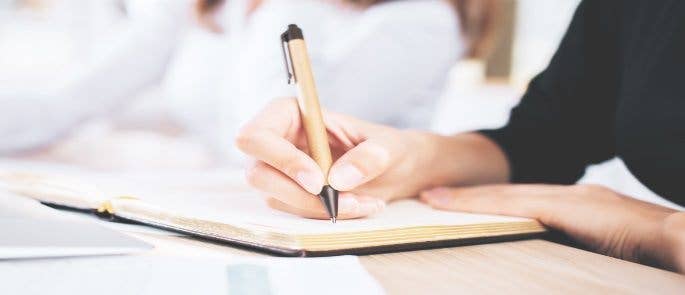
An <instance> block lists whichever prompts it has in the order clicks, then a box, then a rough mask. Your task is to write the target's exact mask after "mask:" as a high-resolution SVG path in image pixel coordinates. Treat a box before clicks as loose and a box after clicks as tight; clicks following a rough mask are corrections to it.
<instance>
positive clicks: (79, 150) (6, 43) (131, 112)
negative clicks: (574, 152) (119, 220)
mask: <svg viewBox="0 0 685 295" xmlns="http://www.w3.org/2000/svg"><path fill="white" fill-rule="evenodd" d="M284 1H285V0H284ZM295 1H297V0H295ZM312 1H314V0H312ZM151 2H160V1H154V0H94V1H87V0H0V90H1V91H4V92H7V93H13V92H16V93H21V92H22V91H24V90H25V89H27V88H28V89H32V88H36V87H37V85H40V86H42V85H49V84H50V83H52V82H54V81H57V80H60V76H61V75H63V74H64V73H67V72H69V71H72V69H73V68H78V67H88V65H89V64H93V63H97V61H98V60H99V59H100V58H101V56H106V55H108V54H112V53H111V51H116V50H117V48H119V47H118V45H117V44H119V43H120V42H119V41H118V40H120V39H121V38H122V37H121V36H123V35H125V34H129V33H130V28H131V23H132V22H133V21H135V20H136V19H139V17H137V14H146V13H148V11H147V10H146V7H148V6H149V5H151V4H150V3H151ZM172 2H178V1H174V0H169V1H167V3H164V1H162V2H161V3H163V4H161V5H162V6H165V5H167V4H168V5H169V6H173V5H175V4H173V5H172ZM181 2H183V1H181ZM185 2H192V1H190V0H188V1H185ZM211 2H213V1H207V3H209V4H211ZM258 2H263V1H258ZM266 2H269V1H266ZM270 2H274V1H270ZM275 2H279V1H275ZM393 2H395V1H393ZM397 2H401V1H397ZM456 2H459V1H456ZM496 2H497V4H498V6H499V14H498V16H497V23H498V25H497V28H496V34H495V35H496V38H495V40H496V42H495V43H494V45H493V48H492V51H491V52H490V53H489V54H488V55H487V56H484V57H481V58H476V59H474V58H468V59H460V60H459V61H456V62H455V63H454V64H452V65H449V66H450V68H449V71H448V73H447V74H446V76H447V78H446V83H444V85H441V86H440V89H439V91H438V92H437V93H438V95H437V97H436V99H435V100H436V102H435V105H434V109H435V112H434V113H433V114H432V115H431V116H430V122H429V124H428V125H426V128H429V129H431V130H433V131H436V132H440V133H444V134H449V133H454V132H460V131H467V130H474V129H478V128H496V127H499V126H501V125H503V124H505V123H506V121H507V119H508V113H509V110H510V109H511V108H512V107H513V106H515V105H516V103H517V102H518V99H519V98H520V95H521V94H522V93H523V91H525V88H526V85H527V83H528V81H529V80H530V79H531V78H532V77H533V76H534V75H536V74H537V73H539V72H540V71H541V70H543V69H544V68H545V66H546V65H547V63H548V62H549V59H550V58H551V56H552V54H553V53H554V51H555V50H556V48H557V46H558V43H559V41H560V40H561V38H562V37H563V34H564V32H565V30H566V28H567V26H568V24H569V21H570V19H571V17H572V14H573V12H574V10H575V8H576V6H577V5H578V2H579V0H555V1H549V0H500V1H496ZM158 5H159V4H158ZM190 5H191V6H192V3H191V4H190ZM267 7H268V5H267ZM170 9H171V8H170ZM195 9H198V6H195ZM247 9H248V10H250V9H255V10H256V11H257V12H255V14H256V15H257V16H255V18H258V15H259V13H262V14H265V15H267V16H268V15H269V14H268V11H267V12H259V9H260V8H251V7H248V8H247ZM317 9H318V8H317ZM207 10H208V11H210V12H212V13H214V12H213V8H212V7H209V8H208V9H207ZM263 10H268V9H266V8H263ZM369 10H371V9H369ZM378 10H380V9H376V11H378ZM386 10H390V9H386ZM426 11H428V10H426ZM170 13H171V12H170ZM195 13H196V12H195ZM341 13H342V12H341ZM344 13H348V12H344ZM412 13H417V12H415V11H408V10H407V11H405V12H404V13H403V14H402V18H401V19H405V18H418V16H414V15H412ZM182 14H183V15H184V16H187V15H189V14H193V13H182ZM348 14H349V13H348ZM369 14H370V13H369ZM376 14H377V16H376V17H380V16H382V14H381V13H376ZM379 15H380V16H379ZM272 16H273V14H272ZM150 17H151V18H154V17H156V16H154V15H152V16H150ZM190 18H192V17H190ZM264 19H265V21H263V23H261V25H262V26H265V27H274V28H276V30H281V29H282V26H283V23H282V19H280V18H278V17H264ZM269 20H272V23H269V22H270V21H269ZM172 22H173V21H172ZM179 22H180V20H179ZM160 23H163V21H158V22H155V23H150V24H149V26H153V27H151V28H150V30H153V29H155V28H156V27H154V26H161V25H160ZM200 23H201V24H202V22H201V21H200ZM305 23H306V21H305ZM369 24H372V22H369ZM205 25H206V23H205ZM214 25H215V24H212V23H210V24H209V28H210V29H211V30H220V29H221V27H220V26H218V27H217V26H214ZM219 25H221V23H220V24H219ZM305 29H306V27H305ZM255 30H256V31H255ZM305 31H306V32H307V30H305ZM310 31H311V30H310ZM246 32H252V33H254V34H257V33H255V32H259V31H258V30H257V29H254V30H253V31H249V30H247V31H246ZM313 35H314V36H316V33H314V34H313ZM198 36H199V37H198ZM193 38H195V39H193V40H197V42H193V43H192V44H196V46H195V47H198V48H195V49H192V50H199V51H200V52H201V54H202V55H203V56H205V57H207V56H212V55H216V54H219V55H220V54H222V53H221V50H216V51H212V52H210V51H206V50H205V49H202V48H199V47H201V46H199V45H197V44H203V43H202V42H212V41H211V40H212V38H214V37H209V35H206V36H205V35H201V34H200V35H197V36H195V37H193ZM268 38H273V36H269V37H268ZM268 38H267V39H268ZM208 40H209V41H208ZM162 41H163V40H161V41H160V40H157V41H156V42H162ZM269 42H270V41H269ZM311 42H314V41H311ZM311 42H310V47H312V45H311ZM141 46H145V44H141ZM274 46H275V45H274ZM318 47H320V48H324V49H325V50H329V49H330V52H332V53H331V54H329V55H327V54H328V53H327V52H322V53H321V56H323V57H324V58H329V56H330V55H335V54H333V52H335V50H336V48H335V46H331V47H330V48H329V47H327V46H325V44H324V45H321V46H318ZM219 48H220V47H219ZM141 50H142V51H141V54H142V55H141V58H145V55H144V54H143V53H145V50H144V48H143V49H141ZM192 50H191V51H192ZM115 53H116V52H115ZM315 54H316V53H315ZM170 55H171V56H172V57H174V56H175V55H178V53H175V52H172V53H170ZM174 58H176V57H174ZM314 59H316V57H315V58H314ZM315 63H316V61H315ZM185 66H190V67H192V63H191V64H190V65H185ZM217 66H221V65H220V64H217ZM248 66H249V65H248ZM253 66H254V65H253ZM171 67H173V65H172V66H171ZM177 67H178V66H177ZM278 67H279V71H281V70H282V65H281V64H279V65H278ZM139 70H140V71H143V72H144V70H145V69H139ZM319 72H321V71H319ZM278 74H279V75H283V73H282V72H279V73H278ZM141 75H142V74H141ZM198 75H200V76H201V75H202V74H201V73H199V74H198ZM322 76H325V74H323V75H322ZM317 78H318V77H317ZM169 79H170V78H169V77H166V78H164V79H161V80H159V82H158V83H146V84H145V87H140V88H139V89H138V90H137V91H136V94H135V99H130V100H127V103H125V104H121V105H117V108H116V111H110V112H106V115H103V116H97V117H95V118H89V119H88V120H83V121H82V122H79V124H77V125H75V126H74V127H72V129H75V130H71V131H70V132H69V135H68V136H65V138H61V139H59V141H58V144H52V145H51V146H49V147H47V148H45V147H43V148H40V149H38V150H37V151H36V150H35V149H31V152H30V153H26V152H20V153H18V154H16V155H18V156H20V157H24V156H27V157H31V158H37V159H49V160H53V161H70V162H77V163H80V164H84V165H90V166H93V167H97V168H107V169H112V168H116V169H126V168H135V169H139V168H142V167H146V168H149V167H154V168H168V167H205V166H212V165H214V164H215V163H216V162H217V160H216V157H215V155H214V154H215V151H212V148H208V147H207V146H208V145H206V144H204V143H203V141H198V140H195V139H194V138H195V137H198V134H200V133H202V132H203V131H198V132H193V130H195V129H194V128H193V127H192V126H191V127H190V128H185V129H189V130H190V131H191V132H189V133H190V135H189V136H188V135H186V133H187V132H183V129H184V128H183V126H180V127H179V126H175V124H173V123H171V122H173V121H174V118H170V116H169V115H168V114H167V113H168V112H166V111H165V110H167V109H168V108H169V106H168V105H169V103H168V101H167V99H168V98H167V97H166V96H168V95H169V91H170V89H171V91H173V89H174V87H171V88H169V87H162V85H164V83H167V84H168V81H169ZM279 79H280V78H279ZM323 79H324V80H325V79H327V78H326V77H324V78H323ZM205 80H207V79H205V78H202V77H200V78H197V81H192V83H196V84H193V85H197V86H196V89H197V90H196V91H197V93H196V94H197V97H195V100H193V102H192V103H190V104H188V103H187V102H185V104H184V105H183V108H186V109H188V108H194V107H197V108H199V107H200V106H206V105H209V104H208V103H207V102H204V101H203V100H202V93H204V92H203V87H202V85H203V84H202V83H203V81H205ZM112 82H113V83H114V84H116V83H117V81H112ZM189 83H190V82H189ZM249 83H250V82H244V83H241V85H253V84H249ZM283 83H285V82H283ZM141 85H142V84H141ZM255 85H257V84H255ZM45 87H48V86H45ZM252 87H253V88H254V87H255V86H252ZM160 88H165V89H163V90H162V89H160ZM180 91H182V90H180ZM204 91H209V90H206V89H205V90H204ZM236 91H237V92H238V93H242V92H240V91H246V90H236ZM320 91H321V90H320ZM323 91H324V92H325V91H326V90H325V89H324V90H323ZM247 93H251V92H250V91H247ZM266 93H268V92H266ZM174 95H175V94H174ZM255 95H257V94H255ZM172 96H173V95H172ZM322 96H323V95H322ZM238 109H239V108H238ZM336 109H340V108H336ZM239 110H240V109H239ZM48 111H49V110H48ZM240 112H241V113H245V114H248V116H249V115H252V112H253V110H246V109H243V110H240ZM188 114H190V115H188ZM188 114H184V115H182V116H195V115H193V113H192V112H190V113H188ZM171 117H173V116H171ZM3 120H5V121H3ZM188 120H189V121H198V120H199V119H198V118H190V119H188ZM0 122H2V124H15V122H10V121H7V119H5V118H0ZM197 124H200V125H201V124H206V122H204V121H202V120H199V123H197ZM191 125H192V124H191ZM399 125H401V124H399ZM410 127H411V126H410ZM198 130H199V129H198ZM153 131H154V132H153ZM230 134H231V132H230V131H227V133H226V136H225V137H226V138H228V139H227V140H226V143H223V144H219V145H218V146H220V147H223V146H227V145H230V144H229V143H230V142H231V140H230V137H231V135H230ZM200 137H201V136H200ZM226 149H228V148H226ZM103 155H107V156H106V157H105V156H103ZM170 159H174V160H173V161H170ZM581 181H583V182H594V183H601V184H605V185H607V186H610V187H612V188H613V189H615V190H617V191H620V192H623V193H626V194H628V195H632V196H636V197H638V198H642V199H647V200H650V201H653V202H657V203H660V204H663V205H667V206H668V205H672V204H669V203H667V202H666V201H664V200H662V199H660V198H658V197H656V196H655V195H654V194H652V193H651V192H649V190H648V189H646V188H645V187H643V186H642V185H641V184H639V183H638V182H637V181H636V180H635V179H634V178H633V177H632V175H630V173H629V172H628V171H627V170H626V169H625V166H624V165H623V164H622V163H621V161H620V160H616V159H614V160H611V161H609V162H607V163H603V164H601V165H597V166H594V167H591V168H589V169H588V172H587V174H586V176H585V177H584V178H583V180H581Z"/></svg>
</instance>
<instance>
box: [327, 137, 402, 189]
mask: <svg viewBox="0 0 685 295" xmlns="http://www.w3.org/2000/svg"><path fill="white" fill-rule="evenodd" d="M390 160H391V157H390V151H389V150H388V148H387V147H386V146H384V145H383V144H382V143H381V142H379V141H377V140H374V139H367V140H365V141H363V142H362V143H360V144H358V145H357V146H356V147H354V148H352V149H351V150H349V151H348V152H347V153H345V154H344V155H343V156H342V157H340V158H339V159H338V160H337V161H336V162H335V163H334V164H333V166H332V167H331V169H330V171H329V174H328V183H329V184H330V185H331V186H332V187H333V188H335V189H337V190H339V191H349V190H352V189H354V188H356V187H358V186H360V185H362V184H364V183H366V182H368V181H370V180H372V179H374V178H376V177H377V176H378V175H380V174H382V173H383V172H385V171H386V170H387V169H388V166H389V165H390V162H391V161H390Z"/></svg>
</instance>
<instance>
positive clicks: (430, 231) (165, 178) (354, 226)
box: [0, 169, 545, 256]
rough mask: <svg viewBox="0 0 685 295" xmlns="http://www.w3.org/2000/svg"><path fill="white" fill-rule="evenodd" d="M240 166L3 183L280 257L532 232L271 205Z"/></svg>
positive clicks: (412, 209) (430, 213) (534, 230)
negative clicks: (307, 212) (348, 216)
mask: <svg viewBox="0 0 685 295" xmlns="http://www.w3.org/2000/svg"><path fill="white" fill-rule="evenodd" d="M242 179H243V177H242V173H237V172H235V171H223V170H218V171H205V172H199V171H189V172H180V173H179V172H173V173H167V172H155V173H148V174H144V173H142V174H141V173H138V174H135V173H119V174H117V173H103V172H95V171H73V170H68V171H63V172H55V171H48V172H43V173H41V172H40V171H37V169H30V172H22V171H6V170H5V171H0V183H4V187H5V189H6V190H9V191H11V192H13V193H16V194H19V195H22V196H26V197H30V198H34V199H37V200H39V201H40V202H42V203H45V204H49V205H53V206H58V207H62V208H70V209H75V210H81V211H84V212H92V213H95V214H98V215H100V216H105V217H108V218H111V219H112V220H115V221H116V220H118V221H129V222H135V223H141V224H146V225H150V226H154V227H159V228H163V229H167V230H172V231H177V232H181V233H185V234H188V235H192V236H196V237H199V238H204V239H209V240H213V241H218V242H224V243H229V244H232V245H239V246H244V247H248V248H255V249H259V250H262V251H265V252H269V253H273V254H278V255H284V256H329V255H341V254H370V253H379V252H388V251H399V250H416V249H424V248H433V247H443V246H454V245H461V244H473V243H484V242H492V241H502V240H511V239H521V238H526V237H532V236H536V235H539V234H541V233H544V232H545V228H544V227H543V226H542V225H541V224H540V223H538V222H537V221H535V220H531V219H526V218H518V217H507V216H496V215H480V214H468V213H458V212H447V211H438V210H434V209H432V208H430V207H428V206H426V205H424V204H422V203H420V202H418V201H416V200H401V201H396V202H392V203H390V204H389V205H388V206H387V207H386V209H385V210H384V211H383V212H381V213H379V214H377V215H374V216H371V217H367V218H362V219H354V220H339V221H338V222H337V223H336V224H332V223H331V222H330V221H328V220H313V219H305V218H301V217H298V216H294V215H290V214H288V213H284V212H280V211H277V210H274V209H271V208H269V207H268V206H267V205H266V202H264V201H263V199H262V198H261V197H260V196H259V195H258V193H256V192H255V191H253V190H251V189H250V188H249V187H248V186H247V185H246V184H245V183H244V182H243V181H242Z"/></svg>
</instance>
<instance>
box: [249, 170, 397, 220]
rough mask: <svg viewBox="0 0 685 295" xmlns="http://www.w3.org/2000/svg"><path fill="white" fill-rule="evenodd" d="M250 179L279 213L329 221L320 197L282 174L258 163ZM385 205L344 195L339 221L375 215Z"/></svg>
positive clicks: (361, 197)
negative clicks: (284, 212)
mask: <svg viewBox="0 0 685 295" xmlns="http://www.w3.org/2000/svg"><path fill="white" fill-rule="evenodd" d="M247 180H248V182H249V183H250V185H252V186H253V187H255V188H256V189H257V190H259V191H260V192H262V193H263V194H265V195H267V196H269V201H268V202H269V203H268V204H269V205H270V206H271V207H273V208H276V209H278V210H282V211H286V212H290V213H293V214H297V215H300V216H304V217H308V218H322V219H328V215H327V213H326V211H325V210H324V207H323V204H322V203H321V201H320V200H319V197H318V196H315V195H313V194H310V193H309V192H307V191H305V190H304V189H302V187H300V186H299V185H298V184H297V183H295V182H294V181H292V180H291V179H290V178H288V177H287V176H285V175H284V174H283V173H281V172H280V171H278V170H276V169H274V168H273V167H271V166H269V165H267V164H265V163H263V162H257V163H255V165H254V166H253V167H251V168H250V169H248V172H247ZM384 207H385V202H383V201H382V200H378V199H375V198H371V197H363V196H356V195H353V194H344V193H343V194H341V195H340V198H339V200H338V217H339V218H340V219H349V218H359V217H364V216H368V215H372V214H375V213H377V212H379V211H381V210H382V209H383V208H384Z"/></svg>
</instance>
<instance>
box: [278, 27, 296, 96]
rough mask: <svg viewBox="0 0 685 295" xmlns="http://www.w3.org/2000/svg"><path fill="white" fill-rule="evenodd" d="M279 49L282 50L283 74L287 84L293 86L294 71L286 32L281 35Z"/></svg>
mask: <svg viewBox="0 0 685 295" xmlns="http://www.w3.org/2000/svg"><path fill="white" fill-rule="evenodd" d="M281 48H282V49H283V62H284V64H285V73H286V75H287V77H288V84H293V83H295V69H293V62H292V59H291V58H290V49H289V48H288V31H285V32H284V33H283V34H281Z"/></svg>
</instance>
